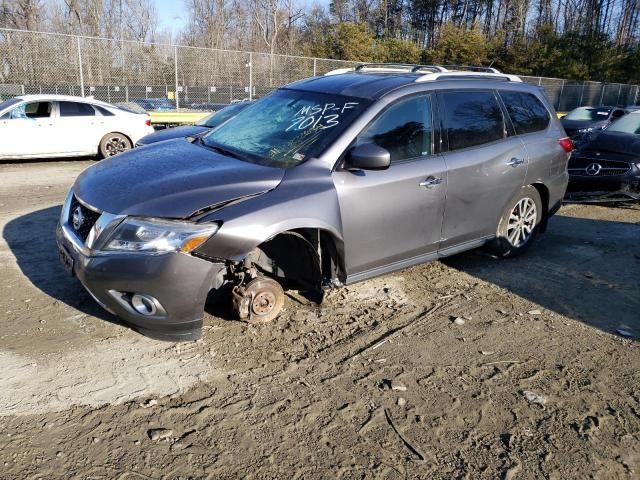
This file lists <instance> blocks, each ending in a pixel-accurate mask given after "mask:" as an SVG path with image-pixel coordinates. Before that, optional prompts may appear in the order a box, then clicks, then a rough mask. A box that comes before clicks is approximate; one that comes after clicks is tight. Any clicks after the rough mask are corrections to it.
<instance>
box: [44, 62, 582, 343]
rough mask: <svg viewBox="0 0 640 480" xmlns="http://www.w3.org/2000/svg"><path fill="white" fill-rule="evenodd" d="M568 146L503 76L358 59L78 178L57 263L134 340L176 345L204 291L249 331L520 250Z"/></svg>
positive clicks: (527, 92) (551, 120)
mask: <svg viewBox="0 0 640 480" xmlns="http://www.w3.org/2000/svg"><path fill="white" fill-rule="evenodd" d="M571 148H572V146H571V141H570V140H568V139H567V138H566V135H565V133H564V130H563V129H562V126H561V125H560V123H559V121H558V120H557V118H556V115H555V113H554V110H553V108H552V107H551V105H549V102H548V101H547V100H546V98H545V96H544V94H543V93H542V92H541V90H540V89H539V88H538V87H536V86H532V85H527V84H525V83H523V82H521V81H520V79H519V78H518V77H514V76H511V75H505V74H501V73H499V72H497V71H495V70H493V69H482V68H475V69H473V70H472V71H471V70H463V69H460V68H458V69H455V70H454V69H452V68H450V67H448V68H444V67H441V66H419V65H361V66H359V67H356V68H355V69H350V70H340V71H335V72H331V73H330V74H328V75H326V76H323V77H316V78H311V79H307V80H302V81H299V82H295V83H292V84H290V85H287V86H285V87H283V88H280V89H278V90H277V91H275V92H274V93H272V94H271V95H269V96H267V97H265V98H263V99H262V100H260V101H258V102H256V103H255V104H254V105H252V106H250V107H248V108H247V109H245V110H243V111H242V112H240V113H239V114H238V116H236V117H235V118H233V119H231V120H229V121H228V122H226V123H225V124H223V125H222V126H220V127H219V128H217V129H216V130H214V131H212V132H211V133H209V134H207V135H205V136H203V137H198V138H193V137H192V138H189V137H188V138H181V139H176V140H171V141H167V142H161V143H158V144H154V145H149V146H146V147H142V148H139V149H136V150H133V151H130V152H126V153H123V154H121V155H118V156H116V157H114V158H111V159H108V160H105V161H102V162H100V163H97V164H95V165H93V166H92V167H90V168H88V169H86V170H85V171H84V172H83V173H82V174H81V175H80V176H79V177H78V179H77V180H76V182H75V184H74V185H73V187H72V189H71V191H70V192H69V195H68V197H67V199H66V201H65V203H64V206H63V208H62V213H61V217H60V225H59V227H58V231H57V240H58V245H59V250H60V258H61V261H62V263H63V264H64V265H65V266H66V267H67V269H68V270H69V271H70V272H71V273H72V274H75V275H76V276H77V277H78V279H79V280H80V282H81V283H82V284H83V285H84V287H85V288H86V289H87V290H88V291H89V292H90V293H91V295H92V296H93V297H94V298H95V300H96V301H97V302H98V303H100V305H102V306H103V307H104V308H105V309H107V310H109V311H110V312H112V313H114V314H115V315H117V316H119V317H121V318H122V319H124V320H125V321H126V322H127V323H129V324H131V325H132V326H133V327H134V328H135V329H137V330H139V331H141V332H142V333H144V334H147V335H150V336H153V337H156V338H161V339H167V340H191V339H195V338H198V337H199V336H200V334H201V327H202V321H203V314H204V307H205V302H206V300H207V298H208V296H209V295H211V294H212V293H213V292H215V291H218V292H228V296H229V297H230V301H232V304H233V307H234V310H235V312H236V314H237V316H238V317H239V318H241V319H245V320H247V321H249V322H264V321H269V320H272V319H274V318H275V317H276V316H277V315H278V314H279V313H280V311H281V309H282V307H283V304H284V293H283V291H284V289H297V290H300V291H303V292H309V293H310V294H311V295H312V296H313V298H315V300H316V301H320V300H321V299H322V292H323V291H324V289H326V288H331V287H339V286H341V285H347V284H351V283H354V282H358V281H361V280H366V279H369V278H372V277H375V276H378V275H384V274H386V273H389V272H393V271H396V270H399V269H403V268H407V267H410V266H412V265H416V264H419V263H423V262H427V261H431V260H435V259H438V258H442V257H446V256H448V255H452V254H455V253H458V252H461V251H464V250H469V249H472V248H476V247H480V246H483V245H484V246H487V247H488V248H490V249H491V250H492V251H493V252H494V254H495V255H497V256H501V257H511V256H515V255H518V254H520V253H521V252H523V251H524V250H525V249H527V248H528V247H529V246H530V245H531V242H532V240H533V238H534V236H535V235H536V233H537V232H541V231H543V230H544V229H545V226H546V223H547V220H548V219H549V217H550V216H551V215H552V214H553V213H555V212H556V210H557V209H558V208H559V205H560V202H561V200H562V197H563V196H564V193H565V189H566V187H567V179H568V176H567V159H568V154H569V152H570V150H571Z"/></svg>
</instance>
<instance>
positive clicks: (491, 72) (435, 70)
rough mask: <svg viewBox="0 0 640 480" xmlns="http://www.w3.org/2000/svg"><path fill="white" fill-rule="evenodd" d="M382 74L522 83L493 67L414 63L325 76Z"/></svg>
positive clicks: (365, 65) (366, 67) (343, 70)
mask: <svg viewBox="0 0 640 480" xmlns="http://www.w3.org/2000/svg"><path fill="white" fill-rule="evenodd" d="M367 71H370V72H381V73H384V72H386V73H403V72H404V73H417V74H420V73H423V74H424V75H421V76H419V77H418V78H417V79H416V80H415V81H416V82H427V81H431V80H438V79H464V78H486V79H490V80H503V81H510V82H522V79H521V78H520V77H518V76H516V75H509V74H506V73H502V72H500V71H499V70H497V69H495V68H493V67H479V66H472V65H418V64H413V63H362V64H360V65H357V66H355V67H351V68H339V69H337V70H332V71H330V72H328V73H325V75H340V74H342V73H349V72H367Z"/></svg>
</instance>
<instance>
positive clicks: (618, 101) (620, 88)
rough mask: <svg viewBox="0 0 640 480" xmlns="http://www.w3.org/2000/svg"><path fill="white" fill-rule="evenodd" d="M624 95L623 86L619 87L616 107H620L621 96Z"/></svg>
mask: <svg viewBox="0 0 640 480" xmlns="http://www.w3.org/2000/svg"><path fill="white" fill-rule="evenodd" d="M621 93H622V84H620V85H618V99H617V100H616V107H617V106H618V105H620V94H621Z"/></svg>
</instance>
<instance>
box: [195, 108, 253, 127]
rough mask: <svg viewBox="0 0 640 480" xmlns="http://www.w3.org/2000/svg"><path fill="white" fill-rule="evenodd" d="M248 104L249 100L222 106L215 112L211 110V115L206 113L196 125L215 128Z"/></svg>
mask: <svg viewBox="0 0 640 480" xmlns="http://www.w3.org/2000/svg"><path fill="white" fill-rule="evenodd" d="M249 105H250V103H249V102H245V103H236V104H234V105H229V106H228V107H224V108H223V109H222V110H218V111H217V112H213V113H212V114H211V115H207V116H206V117H204V118H203V119H202V120H199V121H198V123H196V125H198V126H199V127H207V128H216V127H217V126H219V125H222V124H223V123H224V122H226V121H227V120H229V119H230V118H231V117H235V116H236V115H237V114H238V113H240V110H244V109H245V108H246V107H248V106H249Z"/></svg>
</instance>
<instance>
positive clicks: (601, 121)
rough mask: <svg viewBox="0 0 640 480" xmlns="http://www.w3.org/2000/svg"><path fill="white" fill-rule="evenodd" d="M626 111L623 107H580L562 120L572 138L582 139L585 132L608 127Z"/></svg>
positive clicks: (575, 139)
mask: <svg viewBox="0 0 640 480" xmlns="http://www.w3.org/2000/svg"><path fill="white" fill-rule="evenodd" d="M625 113H626V112H625V111H624V109H623V108H617V107H607V106H600V107H580V108H576V109H574V110H571V111H570V112H569V113H568V114H567V115H565V116H564V117H563V118H562V120H561V122H562V126H563V127H564V130H565V131H566V132H567V135H569V137H570V138H571V139H572V140H574V141H582V139H583V136H584V135H585V134H587V133H591V132H595V131H598V130H602V129H603V128H606V127H607V125H609V124H610V123H611V122H613V121H615V120H617V119H618V118H620V117H623V116H624V114H625Z"/></svg>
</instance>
